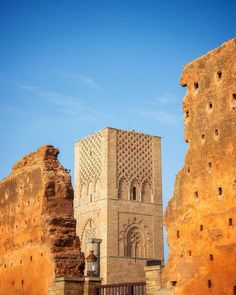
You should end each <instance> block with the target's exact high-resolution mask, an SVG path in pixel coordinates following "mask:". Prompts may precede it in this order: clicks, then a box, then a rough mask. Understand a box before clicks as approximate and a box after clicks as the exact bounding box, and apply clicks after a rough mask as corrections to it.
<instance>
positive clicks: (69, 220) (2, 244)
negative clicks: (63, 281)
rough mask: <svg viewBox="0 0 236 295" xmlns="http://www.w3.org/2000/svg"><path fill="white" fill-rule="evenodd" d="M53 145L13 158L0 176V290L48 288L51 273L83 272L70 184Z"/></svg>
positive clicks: (7, 294)
mask: <svg viewBox="0 0 236 295" xmlns="http://www.w3.org/2000/svg"><path fill="white" fill-rule="evenodd" d="M58 153H59V151H58V150H57V149H55V148H54V147H53V146H42V147H40V148H39V149H38V150H37V152H36V153H31V154H28V155H27V156H25V157H24V158H22V159H21V160H20V161H19V162H17V163H16V164H15V165H14V166H13V169H12V173H11V174H10V175H9V176H8V177H7V178H5V179H3V180H1V181H0V278H1V279H0V294H1V295H11V294H27V295H28V294H31V295H34V294H35V295H44V294H45V295H46V294H48V285H49V284H50V283H51V282H52V281H53V279H54V278H55V277H79V276H82V275H83V265H84V258H83V255H82V253H81V251H80V242H79V238H78V237H76V232H75V229H76V222H75V219H74V217H73V188H72V185H71V179H70V175H69V173H68V172H67V170H66V169H64V168H63V167H62V166H61V164H60V163H59V161H58V160H57V155H58Z"/></svg>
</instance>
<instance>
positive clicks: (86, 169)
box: [79, 132, 102, 183]
mask: <svg viewBox="0 0 236 295" xmlns="http://www.w3.org/2000/svg"><path fill="white" fill-rule="evenodd" d="M79 152H80V171H79V174H80V181H81V183H84V182H90V181H91V180H94V179H99V178H100V175H101V172H102V133H101V132H96V133H94V134H92V135H90V136H88V137H86V138H84V139H83V140H81V141H80V151H79Z"/></svg>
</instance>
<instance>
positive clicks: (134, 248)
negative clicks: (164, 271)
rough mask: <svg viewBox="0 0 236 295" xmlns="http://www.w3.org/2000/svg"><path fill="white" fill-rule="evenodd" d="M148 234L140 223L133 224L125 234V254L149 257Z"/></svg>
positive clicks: (135, 256)
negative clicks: (147, 248)
mask: <svg viewBox="0 0 236 295" xmlns="http://www.w3.org/2000/svg"><path fill="white" fill-rule="evenodd" d="M146 252H147V250H146V236H145V233H144V232H143V231H142V229H141V228H140V227H139V226H138V225H134V226H131V227H130V228H129V229H128V230H127V232H126V235H125V256H127V257H134V258H145V257H147V253H146Z"/></svg>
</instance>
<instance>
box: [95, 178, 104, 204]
mask: <svg viewBox="0 0 236 295" xmlns="http://www.w3.org/2000/svg"><path fill="white" fill-rule="evenodd" d="M94 195H95V200H99V199H101V197H102V185H101V182H100V180H99V179H98V180H97V181H96V182H95V189H94Z"/></svg>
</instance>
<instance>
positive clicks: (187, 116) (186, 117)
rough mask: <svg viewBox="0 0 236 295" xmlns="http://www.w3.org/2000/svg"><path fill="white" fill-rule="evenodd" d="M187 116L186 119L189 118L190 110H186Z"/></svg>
mask: <svg viewBox="0 0 236 295" xmlns="http://www.w3.org/2000/svg"><path fill="white" fill-rule="evenodd" d="M185 118H186V119H187V118H189V111H186V112H185Z"/></svg>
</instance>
